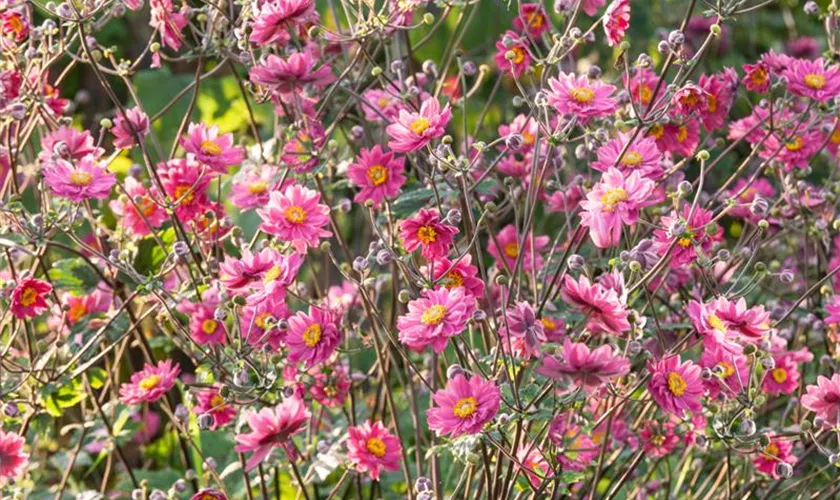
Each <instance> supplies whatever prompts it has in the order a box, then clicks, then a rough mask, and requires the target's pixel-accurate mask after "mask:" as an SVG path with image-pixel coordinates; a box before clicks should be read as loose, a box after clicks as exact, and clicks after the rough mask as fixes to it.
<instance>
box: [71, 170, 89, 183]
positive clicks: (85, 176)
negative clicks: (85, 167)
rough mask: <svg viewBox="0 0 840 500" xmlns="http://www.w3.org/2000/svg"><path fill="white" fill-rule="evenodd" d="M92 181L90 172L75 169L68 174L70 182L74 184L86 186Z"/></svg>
mask: <svg viewBox="0 0 840 500" xmlns="http://www.w3.org/2000/svg"><path fill="white" fill-rule="evenodd" d="M92 181H93V176H92V175H91V174H90V172H84V171H76V172H73V173H71V174H70V183H72V184H73V185H75V186H87V185H88V184H90V183H91V182H92Z"/></svg>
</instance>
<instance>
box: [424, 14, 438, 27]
mask: <svg viewBox="0 0 840 500" xmlns="http://www.w3.org/2000/svg"><path fill="white" fill-rule="evenodd" d="M423 22H424V23H426V24H432V23H433V22H435V15H434V14H432V13H431V12H426V13H425V14H423Z"/></svg>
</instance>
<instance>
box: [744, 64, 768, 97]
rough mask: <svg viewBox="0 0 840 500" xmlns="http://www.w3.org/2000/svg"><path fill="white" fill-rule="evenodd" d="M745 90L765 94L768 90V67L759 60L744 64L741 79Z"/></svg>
mask: <svg viewBox="0 0 840 500" xmlns="http://www.w3.org/2000/svg"><path fill="white" fill-rule="evenodd" d="M741 81H742V82H743V83H744V87H746V89H747V90H751V91H753V92H758V93H759V94H765V93H767V91H768V90H770V68H768V67H767V65H766V64H764V63H763V62H761V61H758V62H757V63H756V64H745V65H744V79H743V80H741Z"/></svg>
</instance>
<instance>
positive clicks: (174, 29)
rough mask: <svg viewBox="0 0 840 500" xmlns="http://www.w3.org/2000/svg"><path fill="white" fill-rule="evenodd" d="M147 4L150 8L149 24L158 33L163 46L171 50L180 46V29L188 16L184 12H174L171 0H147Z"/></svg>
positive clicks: (187, 20) (184, 24)
mask: <svg viewBox="0 0 840 500" xmlns="http://www.w3.org/2000/svg"><path fill="white" fill-rule="evenodd" d="M149 5H150V6H151V9H152V12H151V16H150V18H149V25H150V26H151V27H152V28H154V29H155V30H156V31H157V32H158V33H160V40H161V42H162V44H163V46H164V47H169V48H170V49H172V50H178V49H179V48H181V41H182V39H183V34H182V31H183V30H184V27H185V26H186V25H187V23H189V17H188V16H187V15H186V14H185V13H184V12H175V7H174V6H173V5H172V0H149Z"/></svg>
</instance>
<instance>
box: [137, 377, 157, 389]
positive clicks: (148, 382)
mask: <svg viewBox="0 0 840 500" xmlns="http://www.w3.org/2000/svg"><path fill="white" fill-rule="evenodd" d="M159 383H160V375H149V376H148V377H146V378H144V379H143V380H141V381H140V383H139V384H137V385H138V386H140V388H141V389H145V390H147V391H148V390H151V389H154V388H155V387H157V386H158V384H159Z"/></svg>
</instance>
